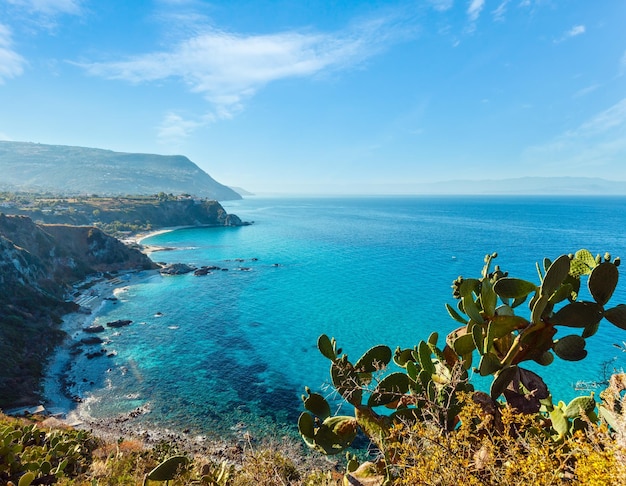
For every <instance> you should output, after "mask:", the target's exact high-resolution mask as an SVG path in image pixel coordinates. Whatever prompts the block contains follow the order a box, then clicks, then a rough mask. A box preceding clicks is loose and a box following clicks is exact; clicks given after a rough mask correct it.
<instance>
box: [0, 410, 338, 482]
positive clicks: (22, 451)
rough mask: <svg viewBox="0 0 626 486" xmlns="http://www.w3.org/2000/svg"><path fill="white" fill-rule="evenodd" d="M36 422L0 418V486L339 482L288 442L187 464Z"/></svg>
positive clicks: (240, 448) (167, 450)
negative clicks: (227, 456) (227, 458)
mask: <svg viewBox="0 0 626 486" xmlns="http://www.w3.org/2000/svg"><path fill="white" fill-rule="evenodd" d="M39 420H40V418H38V417H32V418H31V419H28V420H27V419H14V418H9V417H6V416H4V415H2V414H0V484H8V485H11V484H12V485H15V486H29V485H35V484H56V485H59V486H66V485H75V486H118V485H120V486H121V485H138V486H139V485H159V484H170V485H172V486H183V485H185V486H188V485H192V484H194V485H198V486H202V485H204V486H249V485H252V484H255V485H256V484H258V485H287V484H293V485H311V486H313V485H324V484H328V485H330V484H337V479H338V478H339V474H337V473H333V472H330V471H324V470H323V469H322V468H321V467H320V464H318V463H316V462H314V461H313V460H312V459H311V458H308V459H307V458H306V457H305V456H303V455H302V451H301V450H300V447H299V444H296V443H293V442H282V443H281V444H276V443H266V444H263V445H261V446H253V445H252V444H251V443H247V444H243V445H235V446H233V449H234V450H235V451H236V452H235V453H234V454H233V455H231V457H230V458H229V460H225V459H222V458H219V457H209V456H208V455H206V456H203V455H196V456H195V457H193V456H192V455H191V454H189V453H187V452H185V451H184V450H182V449H180V448H179V447H178V446H177V445H175V444H170V443H167V442H161V443H159V444H157V445H156V446H154V447H152V448H146V447H144V446H143V445H142V444H141V443H140V442H137V441H135V440H125V439H123V438H120V439H119V440H117V441H116V442H106V441H103V440H100V439H97V438H95V437H94V436H93V435H92V434H90V433H88V432H86V431H82V430H74V429H71V428H54V427H49V426H47V425H46V423H45V422H43V423H41V422H39ZM328 468H329V465H328V464H327V463H326V464H324V469H328Z"/></svg>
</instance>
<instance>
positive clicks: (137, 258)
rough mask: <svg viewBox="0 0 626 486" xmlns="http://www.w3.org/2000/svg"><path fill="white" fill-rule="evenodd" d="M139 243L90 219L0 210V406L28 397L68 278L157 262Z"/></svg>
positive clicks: (53, 335)
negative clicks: (73, 222)
mask: <svg viewBox="0 0 626 486" xmlns="http://www.w3.org/2000/svg"><path fill="white" fill-rule="evenodd" d="M154 266H155V265H154V263H153V262H152V261H151V260H150V259H149V258H148V257H147V256H146V255H144V254H143V253H141V252H140V251H138V250H136V249H131V248H128V247H126V246H125V245H124V244H123V243H121V242H120V241H118V240H116V239H115V238H113V237H110V236H108V235H106V234H105V233H103V232H102V231H101V230H99V229H97V228H94V227H88V226H80V227H76V226H66V225H42V224H36V223H34V222H33V221H32V220H31V219H30V218H28V217H25V216H7V215H3V214H0V407H6V406H9V405H16V404H18V403H20V401H26V402H29V401H30V402H32V400H33V399H34V398H36V397H37V391H38V386H39V385H38V383H39V379H40V377H41V373H42V370H43V366H44V364H45V360H46V357H47V356H48V354H49V352H50V350H51V349H52V348H53V347H54V346H55V345H56V344H57V343H58V342H59V341H60V339H61V338H62V333H61V332H60V331H59V329H58V325H59V323H60V316H61V315H63V314H64V313H67V312H70V311H72V310H75V308H76V306H75V304H73V303H71V302H66V301H65V294H66V292H67V291H68V290H69V289H70V288H71V287H70V284H71V283H73V282H76V281H79V280H82V279H84V278H85V277H87V276H88V275H90V274H93V273H96V272H117V271H119V270H130V269H149V268H154Z"/></svg>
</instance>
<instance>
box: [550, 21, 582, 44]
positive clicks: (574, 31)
mask: <svg viewBox="0 0 626 486" xmlns="http://www.w3.org/2000/svg"><path fill="white" fill-rule="evenodd" d="M586 30H587V29H586V28H585V26H584V25H575V26H574V27H572V28H571V29H570V30H568V31H567V32H565V33H564V34H563V35H562V36H561V37H559V38H558V39H556V40H555V41H554V42H555V43H559V42H563V41H566V40H567V39H571V38H572V37H578V36H579V35H582V34H584V33H585V31H586Z"/></svg>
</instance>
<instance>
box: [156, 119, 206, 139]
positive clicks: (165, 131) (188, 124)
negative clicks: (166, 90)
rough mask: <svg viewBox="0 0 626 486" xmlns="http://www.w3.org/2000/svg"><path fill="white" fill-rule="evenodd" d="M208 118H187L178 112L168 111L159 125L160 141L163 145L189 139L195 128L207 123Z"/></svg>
mask: <svg viewBox="0 0 626 486" xmlns="http://www.w3.org/2000/svg"><path fill="white" fill-rule="evenodd" d="M206 122H207V120H204V121H193V120H186V119H184V118H183V117H182V116H180V115H178V114H176V113H172V112H170V113H167V114H166V115H165V117H164V118H163V121H162V122H161V124H160V125H159V127H158V134H157V135H158V141H159V143H161V144H163V145H168V146H175V145H177V144H179V143H181V142H182V141H184V140H185V139H187V138H188V137H189V136H190V135H191V134H192V132H193V131H194V130H196V129H197V128H198V127H200V126H202V125H205V124H206Z"/></svg>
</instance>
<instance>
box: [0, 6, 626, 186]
mask: <svg viewBox="0 0 626 486" xmlns="http://www.w3.org/2000/svg"><path fill="white" fill-rule="evenodd" d="M624 25H626V2H625V1H623V0H601V1H597V2H596V1H589V0H568V1H565V0H561V1H557V0H423V1H393V0H387V1H337V0H328V1H315V0H311V1H296V0H292V1H287V0H277V1H269V0H247V1H237V0H231V1H201V0H136V1H127V0H119V1H118V0H107V1H98V0H0V139H2V140H16V141H30V142H40V143H50V144H62V145H79V146H88V147H99V148H107V149H111V150H117V151H127V152H144V153H161V154H183V155H186V156H188V157H189V158H190V159H192V160H193V161H194V162H195V163H197V164H198V165H199V166H200V167H202V168H203V169H204V170H206V171H207V172H208V173H209V174H210V175H211V176H213V177H214V178H215V179H217V180H218V181H220V182H222V183H225V184H228V185H233V186H239V187H243V188H245V189H247V190H249V191H252V192H254V193H259V194H263V193H275V192H286V193H297V192H299V193H323V192H329V193H394V192H399V191H400V192H406V191H407V190H410V187H411V185H412V184H420V183H425V182H434V181H445V180H450V179H470V180H481V179H500V178H509V177H521V176H529V175H530V176H567V175H570V176H593V177H604V178H608V179H613V180H626V163H625V162H626V31H625V30H624ZM407 188H408V189H407Z"/></svg>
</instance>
